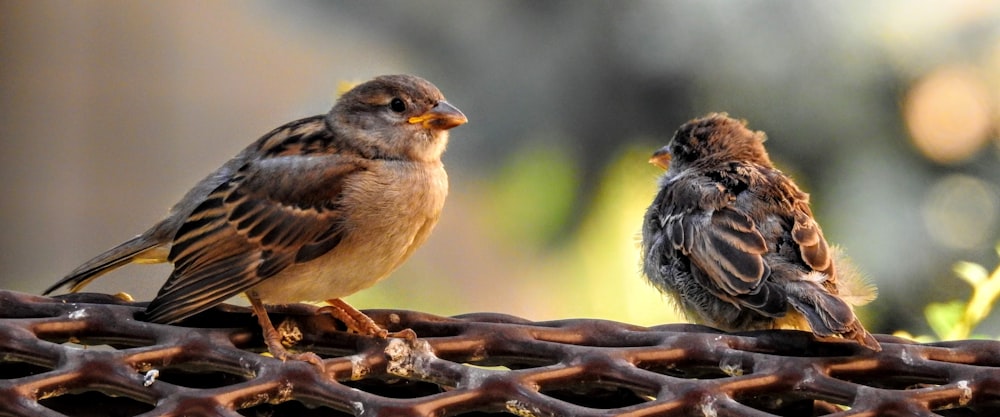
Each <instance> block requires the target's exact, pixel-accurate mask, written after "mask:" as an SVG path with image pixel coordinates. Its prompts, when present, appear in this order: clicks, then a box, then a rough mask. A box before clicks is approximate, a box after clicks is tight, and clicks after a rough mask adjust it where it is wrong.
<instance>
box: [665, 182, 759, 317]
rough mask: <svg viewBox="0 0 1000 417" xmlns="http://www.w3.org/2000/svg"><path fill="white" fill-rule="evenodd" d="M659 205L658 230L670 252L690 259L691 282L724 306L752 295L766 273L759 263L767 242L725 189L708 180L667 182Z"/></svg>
mask: <svg viewBox="0 0 1000 417" xmlns="http://www.w3.org/2000/svg"><path fill="white" fill-rule="evenodd" d="M664 191H665V192H668V193H669V195H667V196H665V197H667V198H665V199H663V200H662V201H663V202H664V203H665V207H664V208H666V207H668V206H669V207H671V209H670V210H671V212H667V213H665V214H666V215H665V216H664V218H663V221H662V222H663V229H664V232H665V234H666V236H667V239H668V241H669V242H670V243H671V244H672V245H673V248H674V249H675V250H679V251H680V252H681V253H682V254H683V255H685V256H687V257H688V258H690V260H691V262H692V263H693V264H694V266H696V267H697V268H696V269H698V270H700V272H699V273H698V274H696V275H697V278H700V279H701V280H703V281H705V282H702V285H703V286H705V287H706V288H707V289H708V290H709V291H711V292H713V294H715V295H716V296H719V297H721V298H723V299H726V300H727V301H730V302H734V303H735V302H736V300H735V297H739V296H747V295H753V294H757V293H758V292H759V291H760V289H761V288H762V286H761V285H760V284H761V281H762V280H763V279H764V278H765V277H767V276H768V275H769V274H770V272H769V268H768V266H767V264H766V263H765V262H764V257H763V255H764V254H765V253H767V242H765V240H764V237H763V236H761V234H760V232H758V230H757V228H756V226H755V224H754V221H753V219H751V218H750V216H748V215H747V214H746V213H743V212H742V211H740V210H739V209H738V208H736V207H735V206H734V205H733V204H732V203H733V200H734V196H733V195H732V194H730V193H729V192H728V190H727V188H726V187H725V186H723V185H722V184H719V183H718V182H715V181H712V180H711V179H709V178H691V177H689V178H688V179H687V180H685V181H676V182H674V183H672V184H668V185H667V187H666V188H665V189H664Z"/></svg>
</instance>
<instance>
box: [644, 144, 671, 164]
mask: <svg viewBox="0 0 1000 417" xmlns="http://www.w3.org/2000/svg"><path fill="white" fill-rule="evenodd" d="M649 163H651V164H653V165H656V166H658V167H660V168H661V169H663V170H667V169H668V168H670V152H669V151H667V147H666V146H664V147H662V148H660V149H659V150H657V151H656V152H653V156H651V157H650V158H649Z"/></svg>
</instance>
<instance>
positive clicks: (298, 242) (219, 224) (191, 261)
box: [45, 75, 467, 364]
mask: <svg viewBox="0 0 1000 417" xmlns="http://www.w3.org/2000/svg"><path fill="white" fill-rule="evenodd" d="M466 122H467V119H466V117H465V115H464V114H462V112H461V111H459V110H458V109H457V108H455V107H454V106H452V105H451V104H448V102H447V101H445V98H444V96H443V95H442V94H441V92H440V91H438V89H437V87H435V86H434V85H432V84H431V83H430V82H428V81H426V80H424V79H421V78H418V77H414V76H410V75H389V76H382V77H378V78H375V79H374V80H371V81H369V82H366V83H363V84H360V85H358V86H357V87H355V88H353V89H351V90H350V91H348V92H346V93H344V95H343V96H342V97H340V99H338V100H337V102H336V104H335V105H334V106H333V109H332V110H330V112H329V113H327V114H325V115H317V116H313V117H308V118H305V119H301V120H297V121H294V122H291V123H288V124H285V125H284V126H281V127H279V128H277V129H275V130H273V131H271V132H270V133H268V134H266V135H264V136H263V137H261V138H260V139H258V140H257V141H256V142H254V143H253V144H251V145H250V146H249V147H247V148H246V149H244V150H243V151H242V152H240V153H239V154H238V155H236V157H234V158H233V159H231V160H229V162H226V164H224V165H223V166H222V167H220V168H219V169H218V170H216V171H215V172H213V173H211V174H210V175H208V177H206V178H205V179H203V180H202V181H201V182H199V183H198V184H197V185H195V186H194V188H192V189H191V190H190V191H188V193H187V194H186V195H185V196H184V197H183V198H182V199H181V201H180V202H179V203H177V204H176V205H175V206H174V207H173V208H172V209H171V210H170V212H169V214H168V215H167V217H166V218H165V219H163V220H161V221H160V222H159V223H156V224H155V225H153V227H152V228H150V229H149V230H147V231H146V232H145V233H143V234H141V235H139V236H136V237H134V238H132V239H131V240H129V241H126V242H124V243H122V244H120V245H118V246H115V247H114V248H112V249H110V250H108V251H107V252H104V253H102V254H100V255H97V256H96V257H95V258H93V259H91V260H89V261H87V262H86V263H84V264H83V265H81V266H80V267H79V268H77V269H75V270H74V271H73V272H70V273H69V275H67V276H66V277H65V278H63V279H61V280H60V281H59V282H57V283H56V284H55V285H53V286H52V287H50V288H49V289H47V290H46V291H45V294H48V293H50V292H52V291H54V290H56V289H57V288H59V287H62V286H64V285H72V289H71V290H72V291H77V290H79V289H80V288H82V287H83V286H84V285H86V284H88V283H89V282H90V281H92V280H93V279H95V278H97V277H99V276H100V275H101V274H104V273H106V272H108V271H110V270H113V269H115V268H118V267H120V266H123V265H125V264H128V263H132V262H135V263H158V262H171V263H173V265H174V270H173V272H172V273H171V274H170V277H169V278H168V279H167V281H166V283H165V284H164V285H163V287H162V288H160V291H159V293H158V294H157V295H156V298H154V299H153V301H152V302H151V303H150V304H149V306H148V307H147V308H146V314H145V319H146V320H148V321H152V322H156V323H175V322H177V321H180V320H183V319H185V318H187V317H190V316H191V315H194V314H197V313H199V312H201V311H204V310H206V309H208V308H211V307H213V306H215V305H217V304H219V303H221V302H222V301H224V300H226V299H227V298H230V297H232V296H234V295H237V294H240V293H245V294H246V295H247V297H248V298H249V299H250V302H251V304H252V308H253V311H254V313H255V314H256V315H257V317H258V321H259V322H260V324H261V326H262V327H263V329H264V335H265V341H266V342H267V344H268V349H269V350H270V352H271V353H272V354H273V355H274V356H275V357H277V358H280V359H282V360H285V359H286V358H289V357H295V358H299V359H303V360H308V361H310V362H314V363H317V364H318V361H319V358H318V357H317V356H315V355H313V354H311V353H307V354H301V355H290V354H289V353H288V352H287V351H286V350H285V349H284V347H283V346H282V345H281V343H280V338H279V337H278V334H277V332H276V331H275V330H274V327H273V326H272V325H271V322H270V320H269V319H268V317H267V312H266V310H265V309H264V304H284V303H292V302H301V301H322V300H326V301H327V302H328V303H329V306H327V307H324V308H323V309H321V311H324V312H327V313H330V314H332V315H333V316H334V317H336V318H338V319H339V320H341V321H343V322H344V323H345V324H347V326H348V327H349V328H350V329H351V330H353V331H356V332H358V333H361V334H366V335H376V336H380V337H386V336H387V332H386V330H384V329H382V328H381V327H379V326H378V325H377V324H376V323H375V322H374V321H372V320H371V319H370V318H369V317H367V316H365V315H364V314H363V313H361V312H359V311H357V310H355V309H354V308H352V307H351V306H349V305H348V304H347V303H345V302H343V301H341V300H340V298H341V297H344V296H347V295H349V294H352V293H354V292H356V291H358V290H362V289H364V288H367V287H369V286H371V285H373V284H375V283H376V282H378V281H379V280H381V279H383V278H385V277H386V276H387V275H389V274H390V273H391V272H392V271H393V270H395V269H396V268H397V267H399V266H400V264H402V263H403V261H405V260H406V259H407V258H409V257H410V255H411V254H413V251H414V250H415V249H416V248H417V247H418V246H420V245H421V244H422V243H424V241H425V240H426V239H427V237H428V235H430V232H431V229H433V228H434V225H435V224H436V223H437V221H438V216H439V215H440V214H441V209H442V207H443V205H444V201H445V196H446V195H447V194H448V175H447V174H446V173H445V170H444V166H443V165H442V163H441V155H442V153H443V152H444V151H445V147H446V145H447V143H448V132H447V131H448V129H451V128H453V127H456V126H459V125H461V124H464V123H466Z"/></svg>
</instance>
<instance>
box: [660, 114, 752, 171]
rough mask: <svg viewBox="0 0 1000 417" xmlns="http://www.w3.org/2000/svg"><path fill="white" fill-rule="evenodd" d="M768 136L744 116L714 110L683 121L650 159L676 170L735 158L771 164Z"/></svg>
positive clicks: (724, 161) (734, 159)
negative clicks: (743, 117) (732, 116)
mask: <svg viewBox="0 0 1000 417" xmlns="http://www.w3.org/2000/svg"><path fill="white" fill-rule="evenodd" d="M766 138H767V137H766V136H765V135H764V132H754V131H752V130H750V129H747V127H746V121H745V120H737V119H733V118H730V117H729V116H728V115H726V114H725V113H711V114H709V115H707V116H705V117H702V118H698V119H694V120H691V121H689V122H687V123H685V124H683V125H681V127H680V128H679V129H677V132H676V133H674V137H673V139H671V141H670V143H669V144H667V145H666V146H664V147H662V148H660V149H658V150H657V151H656V152H654V153H653V155H652V157H651V158H650V159H649V162H650V163H651V164H654V165H656V166H658V167H660V168H663V169H668V168H672V169H674V170H683V169H685V168H687V167H689V166H692V165H712V164H720V163H728V162H733V161H744V162H753V163H757V164H760V165H764V166H771V160H770V158H769V157H768V155H767V151H766V150H765V149H764V141H765V140H766Z"/></svg>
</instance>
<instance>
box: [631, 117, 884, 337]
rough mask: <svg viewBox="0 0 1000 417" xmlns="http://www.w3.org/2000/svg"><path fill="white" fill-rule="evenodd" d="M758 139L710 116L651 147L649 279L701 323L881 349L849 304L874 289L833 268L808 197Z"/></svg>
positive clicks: (646, 240) (646, 230) (645, 244)
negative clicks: (796, 332) (657, 172)
mask: <svg viewBox="0 0 1000 417" xmlns="http://www.w3.org/2000/svg"><path fill="white" fill-rule="evenodd" d="M764 139H765V136H764V133H763V132H753V131H750V130H749V129H747V128H746V122H745V121H738V120H734V119H731V118H729V117H728V116H727V115H725V114H709V115H708V116H706V117H703V118H700V119H695V120H692V121H690V122H688V123H685V124H684V125H682V126H681V127H680V129H678V130H677V132H676V133H675V134H674V137H673V140H671V141H670V143H669V144H668V145H667V146H664V147H663V148H661V149H659V150H657V151H656V152H655V153H654V154H653V157H652V158H651V159H650V162H651V163H653V164H655V165H658V166H660V167H661V168H664V169H666V170H667V171H666V173H665V174H664V175H663V177H662V178H661V179H660V183H659V185H660V190H659V192H658V193H657V195H656V198H655V199H654V200H653V203H652V204H651V205H650V206H649V208H648V209H647V211H646V216H645V218H644V221H643V229H642V249H643V270H644V272H645V275H646V277H647V278H648V279H649V280H650V282H652V284H653V285H654V286H656V287H657V288H658V289H660V290H661V291H663V292H664V293H666V294H668V295H669V296H672V297H673V298H674V299H675V300H676V301H677V304H678V305H679V306H680V307H681V309H682V310H684V312H685V313H686V314H687V316H688V317H689V318H690V319H692V320H693V321H696V322H698V323H702V324H706V325H709V326H713V327H717V328H720V329H723V330H726V331H740V330H757V329H772V328H793V329H800V330H808V331H812V332H813V333H814V334H816V335H818V336H822V337H829V336H839V337H844V338H848V339H854V340H855V341H857V342H858V343H860V344H861V345H862V346H864V347H866V348H869V349H872V350H876V351H878V350H881V346H880V345H879V343H878V341H876V340H875V338H874V337H872V335H871V334H869V333H868V331H866V330H865V328H864V326H862V325H861V322H860V321H859V320H858V319H857V317H856V316H855V315H854V311H853V309H852V307H851V305H850V304H851V303H854V304H863V303H865V302H867V301H870V300H872V299H874V289H873V288H872V287H870V286H867V285H863V284H859V283H860V282H861V281H860V278H859V277H857V275H856V274H853V273H854V270H853V269H850V268H846V265H841V266H844V268H841V269H838V262H843V261H842V260H840V259H839V257H838V254H837V253H836V251H835V250H834V249H833V248H831V247H830V246H829V245H827V242H826V239H825V238H824V237H823V232H822V231H821V230H820V227H819V225H818V224H817V223H816V221H815V220H814V219H813V215H812V211H811V210H810V208H809V195H808V194H806V193H804V192H802V191H801V190H799V188H798V187H797V186H796V185H795V183H794V182H792V179H791V178H789V177H788V176H786V175H785V174H783V173H782V172H781V171H779V170H777V169H775V168H774V166H773V165H772V164H771V159H770V158H769V157H768V155H767V151H765V150H764V144H763V142H764ZM838 272H851V273H852V275H850V276H843V275H838ZM866 292H867V293H866Z"/></svg>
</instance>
